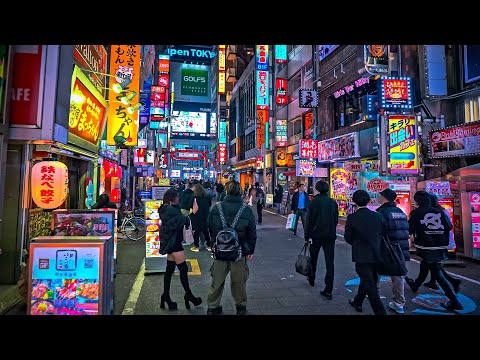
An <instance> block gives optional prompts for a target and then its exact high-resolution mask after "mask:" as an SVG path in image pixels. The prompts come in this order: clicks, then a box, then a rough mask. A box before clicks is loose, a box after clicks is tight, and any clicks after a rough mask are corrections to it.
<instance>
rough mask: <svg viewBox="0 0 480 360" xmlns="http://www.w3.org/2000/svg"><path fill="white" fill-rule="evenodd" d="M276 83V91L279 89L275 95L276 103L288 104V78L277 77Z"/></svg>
mask: <svg viewBox="0 0 480 360" xmlns="http://www.w3.org/2000/svg"><path fill="white" fill-rule="evenodd" d="M275 84H276V91H277V93H276V95H275V103H276V104H277V105H287V100H288V93H287V89H288V84H287V79H282V78H276V79H275Z"/></svg>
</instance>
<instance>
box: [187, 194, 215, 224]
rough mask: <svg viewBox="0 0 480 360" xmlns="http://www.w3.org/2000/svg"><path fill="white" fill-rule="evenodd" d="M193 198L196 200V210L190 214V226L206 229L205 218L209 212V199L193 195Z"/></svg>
mask: <svg viewBox="0 0 480 360" xmlns="http://www.w3.org/2000/svg"><path fill="white" fill-rule="evenodd" d="M194 199H196V200H197V205H198V211H197V212H196V213H195V214H194V213H191V214H190V220H192V228H193V230H199V231H206V230H207V229H208V227H207V218H208V214H209V212H210V205H209V200H210V199H208V198H207V197H205V196H195V197H194ZM210 202H211V200H210ZM192 206H193V205H192Z"/></svg>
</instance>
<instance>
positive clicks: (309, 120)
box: [302, 111, 315, 139]
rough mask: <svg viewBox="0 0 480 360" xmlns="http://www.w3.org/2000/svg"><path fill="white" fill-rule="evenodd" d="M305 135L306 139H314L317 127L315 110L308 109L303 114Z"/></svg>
mask: <svg viewBox="0 0 480 360" xmlns="http://www.w3.org/2000/svg"><path fill="white" fill-rule="evenodd" d="M302 117H303V137H304V138H305V139H312V138H313V133H314V129H315V117H314V116H313V111H307V112H306V113H305V114H303V116H302Z"/></svg>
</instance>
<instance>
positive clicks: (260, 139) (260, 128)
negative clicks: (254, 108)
mask: <svg viewBox="0 0 480 360" xmlns="http://www.w3.org/2000/svg"><path fill="white" fill-rule="evenodd" d="M258 111H261V110H258ZM263 144H265V121H262V120H259V119H258V118H257V142H256V145H257V146H256V148H257V149H260V148H261V147H262V145H263Z"/></svg>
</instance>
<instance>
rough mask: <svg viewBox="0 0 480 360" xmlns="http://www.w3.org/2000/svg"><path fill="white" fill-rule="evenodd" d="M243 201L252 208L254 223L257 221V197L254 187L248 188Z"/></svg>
mask: <svg viewBox="0 0 480 360" xmlns="http://www.w3.org/2000/svg"><path fill="white" fill-rule="evenodd" d="M245 203H246V204H247V205H248V206H249V207H250V209H252V212H253V216H254V217H255V224H256V223H257V222H258V212H257V205H256V204H257V203H258V197H257V189H255V188H253V187H252V188H250V190H248V195H247V197H246V198H245Z"/></svg>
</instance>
